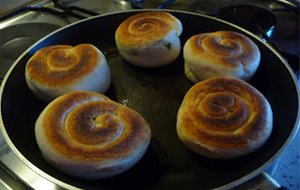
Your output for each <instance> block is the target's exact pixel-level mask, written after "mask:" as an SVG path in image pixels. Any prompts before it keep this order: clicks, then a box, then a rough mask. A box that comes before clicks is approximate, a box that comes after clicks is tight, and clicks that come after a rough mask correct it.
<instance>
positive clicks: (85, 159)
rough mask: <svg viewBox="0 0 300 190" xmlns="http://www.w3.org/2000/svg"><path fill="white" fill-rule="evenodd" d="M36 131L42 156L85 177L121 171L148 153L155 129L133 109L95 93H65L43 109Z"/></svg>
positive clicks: (57, 165) (61, 168)
mask: <svg viewBox="0 0 300 190" xmlns="http://www.w3.org/2000/svg"><path fill="white" fill-rule="evenodd" d="M35 136H36V140H37V143H38V146H39V148H40V150H41V152H42V155H43V156H44V158H45V159H46V160H47V161H48V162H49V163H50V164H51V165H53V166H54V167H55V168H57V169H58V170H60V171H62V172H64V173H67V174H69V175H72V176H75V177H78V178H82V179H101V178H106V177H111V176H114V175H117V174H120V173H122V172H124V171H126V170H128V169H129V168H131V167H132V166H133V165H135V164H136V163H137V162H138V161H139V160H140V159H141V158H142V156H143V155H144V153H145V152H146V150H147V148H148V145H149V143H150V138H151V131H150V128H149V126H148V123H147V122H146V121H145V119H143V117H142V116H141V115H139V114H138V113H137V112H135V111H134V110H131V109H130V108H128V107H125V106H123V105H121V104H118V103H116V102H114V101H112V100H110V99H109V98H107V97H106V96H104V95H101V94H98V93H95V92H87V91H86V92H85V91H76V92H71V93H68V94H65V95H62V96H60V97H58V98H57V99H55V100H54V101H52V102H51V103H50V104H48V106H47V107H46V108H45V109H44V110H43V112H42V113H41V114H40V116H39V117H38V119H37V121H36V125H35Z"/></svg>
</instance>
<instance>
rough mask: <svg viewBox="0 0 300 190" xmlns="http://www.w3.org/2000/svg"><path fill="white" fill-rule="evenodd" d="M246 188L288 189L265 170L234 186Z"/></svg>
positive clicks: (239, 189) (242, 189)
mask: <svg viewBox="0 0 300 190" xmlns="http://www.w3.org/2000/svg"><path fill="white" fill-rule="evenodd" d="M245 189H248V190H255V189H256V190H257V189H268V190H286V188H285V187H283V186H281V185H280V184H279V183H278V182H277V181H276V180H275V179H273V178H272V177H271V176H270V175H269V174H267V173H265V172H263V173H261V174H259V175H257V176H256V177H254V178H252V179H250V180H249V181H247V182H245V183H243V184H241V185H239V186H237V187H234V188H233V190H245Z"/></svg>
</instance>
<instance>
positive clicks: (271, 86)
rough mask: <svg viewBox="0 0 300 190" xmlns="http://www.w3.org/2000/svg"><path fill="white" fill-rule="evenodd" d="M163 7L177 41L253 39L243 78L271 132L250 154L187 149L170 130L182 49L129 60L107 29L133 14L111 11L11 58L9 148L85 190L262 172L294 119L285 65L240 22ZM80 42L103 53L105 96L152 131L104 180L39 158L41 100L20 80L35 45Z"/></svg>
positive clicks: (202, 182) (223, 183) (222, 183)
mask: <svg viewBox="0 0 300 190" xmlns="http://www.w3.org/2000/svg"><path fill="white" fill-rule="evenodd" d="M170 12H171V13H172V14H173V15H174V16H176V17H177V18H179V19H180V20H181V21H182V23H183V34H182V35H181V37H180V38H181V43H182V45H183V44H184V43H185V41H186V40H187V39H188V38H189V37H191V36H192V35H194V34H198V33H202V32H213V31H218V30H233V31H237V32H240V33H243V34H245V35H247V36H249V37H250V38H251V39H252V40H253V41H254V42H255V43H256V44H257V45H258V47H259V49H260V51H261V64H260V66H259V69H258V70H257V72H256V74H255V75H254V77H253V78H252V79H251V81H249V83H250V84H252V85H253V86H254V87H256V88H257V89H258V90H259V91H260V92H262V93H263V94H264V95H265V97H266V98H267V99H268V100H269V102H270V104H271V106H272V109H273V116H274V125H273V132H272V135H271V137H270V139H269V140H268V141H267V143H266V144H265V145H264V146H263V147H262V148H261V149H259V150H258V151H256V152H254V153H252V154H249V155H247V156H244V157H241V158H236V159H231V160H213V159H208V158H205V157H202V156H200V155H197V154H195V153H193V152H191V151H190V150H188V149H187V148H186V147H185V146H184V145H183V144H182V143H181V142H180V141H179V139H178V137H177V134H176V115H177V111H178V108H179V106H180V104H181V101H182V99H183V97H184V95H185V93H186V92H187V90H188V89H189V88H190V87H191V86H192V85H193V84H192V83H191V82H190V81H189V80H188V79H187V78H186V77H185V75H184V72H183V63H184V61H183V58H182V54H181V55H180V57H179V58H178V59H177V60H176V61H174V63H172V64H170V65H169V66H166V67H163V68H158V69H141V68H137V67H135V66H132V65H130V64H128V63H127V62H126V61H125V60H124V59H123V58H122V57H121V56H120V54H119V52H118V50H117V48H116V45H115V41H114V34H115V30H116V28H117V27H118V26H119V24H120V23H121V22H122V21H123V20H124V19H126V18H127V17H129V16H130V15H133V14H136V13H137V12H136V11H129V12H121V13H113V14H107V15H104V16H97V17H93V18H90V19H87V20H84V21H80V22H78V23H75V24H72V25H69V26H67V27H64V28H62V29H60V30H58V31H56V32H54V33H52V34H50V35H48V36H47V37H45V38H43V39H42V40H40V41H39V42H37V43H36V44H35V45H33V46H32V47H31V48H29V49H28V50H27V51H26V52H25V53H24V54H23V55H22V56H21V57H20V58H19V59H18V60H17V61H16V63H15V65H14V68H13V69H11V70H10V72H9V73H8V74H7V76H6V78H5V80H4V81H3V88H2V92H1V117H2V122H3V123H2V124H3V127H4V128H3V129H4V130H2V132H3V133H7V136H8V139H7V140H9V141H11V142H12V145H11V146H14V148H13V150H15V151H16V152H17V154H18V155H20V156H21V157H22V159H23V160H24V159H25V160H26V162H29V163H31V164H32V165H34V166H35V167H36V168H38V170H37V171H36V172H37V173H38V174H39V175H41V176H43V177H46V178H47V176H49V179H55V180H58V181H61V182H63V183H66V184H69V185H71V186H74V187H79V188H84V189H133V188H138V189H171V188H172V189H213V188H218V187H220V188H224V189H226V188H229V187H233V186H235V185H237V184H240V183H242V182H244V181H245V180H248V179H250V178H251V177H253V176H255V175H257V174H258V173H260V172H262V171H263V170H264V169H266V168H267V167H268V166H269V165H270V164H271V163H272V162H273V161H274V160H275V159H276V158H277V157H279V156H280V152H282V150H283V149H284V148H285V147H286V146H287V144H288V143H289V142H290V140H291V139H292V137H293V135H294V133H295V132H296V128H297V125H298V122H299V119H298V115H299V108H298V106H299V97H298V90H297V85H296V80H295V77H294V76H293V75H292V71H291V69H290V68H289V67H288V66H287V64H286V63H284V62H283V59H282V58H281V57H280V56H279V55H278V54H277V53H276V52H274V51H273V50H272V49H271V48H270V47H268V46H266V45H265V44H264V43H263V42H262V41H260V40H259V39H258V38H256V37H255V36H253V35H251V34H250V33H248V32H247V31H245V30H243V29H241V28H239V27H236V26H234V25H232V24H229V23H227V22H223V21H221V20H218V19H215V18H212V17H207V16H203V15H199V14H194V13H188V12H182V11H170ZM79 43H91V44H94V45H95V46H97V47H98V48H99V49H100V50H101V51H102V52H103V53H104V54H105V56H106V58H107V60H108V63H109V66H110V68H111V74H112V83H111V86H110V88H109V90H108V91H107V92H106V93H105V94H106V95H107V96H108V97H110V98H111V99H113V100H115V101H117V102H119V103H121V104H123V105H126V106H128V107H130V108H132V109H134V110H136V111H138V112H139V113H140V114H141V115H142V116H143V117H144V118H145V119H146V120H147V121H148V122H149V124H150V126H151V130H152V140H151V144H150V147H149V149H148V151H147V152H146V154H145V156H144V157H143V158H142V160H141V161H140V162H139V163H137V165H135V166H134V167H133V168H132V169H130V170H129V171H127V172H125V173H123V174H121V175H118V176H116V177H113V178H109V179H105V180H94V181H88V180H79V179H76V178H73V177H70V176H68V175H65V174H63V173H61V172H59V171H58V170H56V169H55V168H53V167H51V166H50V165H49V164H48V163H47V162H46V161H45V160H44V158H43V157H42V155H41V153H40V151H39V149H38V146H37V144H36V141H35V136H34V125H35V121H36V119H37V117H38V115H39V114H40V113H41V111H42V110H43V108H44V107H45V106H46V103H44V102H42V101H40V100H39V99H37V98H35V97H34V96H33V94H32V93H31V91H30V90H29V89H28V87H27V85H26V82H25V76H24V73H25V65H26V62H27V61H28V59H29V58H30V57H31V56H32V55H33V53H34V52H35V51H37V50H38V49H40V48H42V47H45V46H48V45H54V44H69V45H77V44H79ZM0 121H1V120H0ZM36 168H34V169H35V170H36ZM50 176H51V177H50Z"/></svg>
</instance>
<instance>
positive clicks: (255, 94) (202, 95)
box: [177, 77, 273, 159]
mask: <svg viewBox="0 0 300 190" xmlns="http://www.w3.org/2000/svg"><path fill="white" fill-rule="evenodd" d="M272 125H273V114H272V110H271V106H270V104H269V103H268V101H267V99H266V98H265V97H264V96H263V95H262V94H261V93H260V92H259V91H258V90H257V89H255V88H254V87H253V86H251V85H250V84H248V83H247V82H245V81H243V80H241V79H237V78H228V77H217V78H211V79H207V80H205V81H203V82H200V83H197V84H195V85H194V86H193V87H192V88H191V89H190V90H189V91H188V92H187V94H186V95H185V97H184V100H183V102H182V105H181V106H180V108H179V111H178V115H177V134H178V136H179V138H180V140H181V141H182V142H183V143H184V144H185V145H186V146H187V147H188V148H189V149H191V150H192V151H194V152H196V153H198V154H200V155H203V156H207V157H210V158H215V159H229V158H235V157H239V156H243V155H246V154H249V153H251V152H253V151H255V150H257V149H258V148H259V147H261V146H262V145H263V144H264V143H265V142H266V141H267V139H268V138H269V136H270V134H271V131H272Z"/></svg>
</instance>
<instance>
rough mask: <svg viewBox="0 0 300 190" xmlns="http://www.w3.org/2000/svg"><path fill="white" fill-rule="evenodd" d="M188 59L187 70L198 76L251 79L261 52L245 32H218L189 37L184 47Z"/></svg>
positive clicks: (186, 62)
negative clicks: (243, 33)
mask: <svg viewBox="0 0 300 190" xmlns="http://www.w3.org/2000/svg"><path fill="white" fill-rule="evenodd" d="M184 59H185V64H186V67H187V68H186V69H187V70H188V71H189V72H191V73H190V75H194V78H196V79H197V78H199V79H200V80H203V79H206V78H209V77H210V76H214V77H215V76H233V77H237V78H240V79H244V80H249V79H250V78H251V77H252V76H253V74H254V73H255V71H256V69H257V68H258V65H259V62H260V51H259V49H258V47H257V45H256V44H255V43H254V42H253V41H252V40H251V39H250V38H248V37H246V36H245V35H242V34H240V33H237V32H233V31H217V32H211V33H200V34H197V35H194V36H192V37H191V38H189V39H188V40H187V42H186V43H185V46H184ZM200 80H198V81H200Z"/></svg>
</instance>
